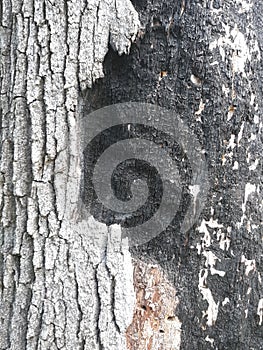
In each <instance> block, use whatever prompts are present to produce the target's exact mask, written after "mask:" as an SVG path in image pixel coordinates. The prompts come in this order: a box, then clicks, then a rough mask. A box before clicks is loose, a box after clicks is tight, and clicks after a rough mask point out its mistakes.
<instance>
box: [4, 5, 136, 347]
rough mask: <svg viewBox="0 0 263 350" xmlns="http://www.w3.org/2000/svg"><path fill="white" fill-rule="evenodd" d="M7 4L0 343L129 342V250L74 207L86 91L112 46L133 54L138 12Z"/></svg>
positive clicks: (117, 7)
mask: <svg viewBox="0 0 263 350" xmlns="http://www.w3.org/2000/svg"><path fill="white" fill-rule="evenodd" d="M0 14H1V95H0V102H1V108H0V112H1V114H0V131H1V134H0V137H1V142H0V151H1V156H0V157H1V158H0V159H1V163H0V217H1V226H0V300H1V307H0V349H2V350H4V349H13V350H15V349H21V350H22V349H28V350H29V349H30V350H33V349H46V350H47V349H90V350H93V349H102V348H103V349H125V347H126V338H125V329H126V328H127V327H128V325H129V324H130V323H131V320H132V316H133V306H134V291H133V284H132V281H133V280H132V263H131V256H130V253H129V251H128V248H127V247H125V246H123V244H122V245H121V242H120V241H118V239H119V238H118V237H120V230H119V228H116V227H113V228H111V229H110V231H109V229H108V228H107V227H106V226H105V225H100V224H99V223H96V222H95V221H94V220H92V219H90V220H84V221H83V222H81V219H79V218H78V202H79V178H80V173H81V172H80V149H79V132H80V131H79V122H78V121H79V116H80V110H81V107H80V103H79V100H80V98H79V96H80V95H79V93H80V91H81V89H83V88H84V87H85V88H87V87H88V86H91V85H92V82H94V81H95V80H96V79H98V78H100V77H102V76H103V60H104V56H105V54H106V53H107V51H108V46H109V45H111V47H112V48H113V49H114V50H116V51H117V52H118V54H122V53H128V51H129V48H130V44H131V40H132V39H133V38H134V36H135V35H136V33H137V28H138V23H139V22H138V15H137V13H136V11H135V10H134V8H133V6H132V4H131V3H130V1H129V0H125V1H123V0H121V1H119V0H117V1H115V0H114V1H113V0H104V1H100V0H89V1H85V0H84V1H42V0H41V1H38V0H36V1H34V0H32V1H31V0H25V1H20V0H11V1H8V0H7V1H3V2H2V3H1V9H0ZM110 242H112V243H110ZM118 244H119V245H118ZM116 247H117V248H116ZM118 247H119V249H118ZM117 274H118V278H117V279H115V277H116V275H117Z"/></svg>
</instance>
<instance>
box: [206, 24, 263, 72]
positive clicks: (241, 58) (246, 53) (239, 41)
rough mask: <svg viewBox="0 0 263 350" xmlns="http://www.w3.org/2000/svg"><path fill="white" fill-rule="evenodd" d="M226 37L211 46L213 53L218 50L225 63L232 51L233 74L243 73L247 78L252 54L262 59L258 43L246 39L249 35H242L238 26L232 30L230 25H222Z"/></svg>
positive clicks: (213, 42)
mask: <svg viewBox="0 0 263 350" xmlns="http://www.w3.org/2000/svg"><path fill="white" fill-rule="evenodd" d="M222 25H223V27H224V30H225V35H224V36H220V37H219V38H218V39H216V40H215V41H212V42H211V43H210V45H209V49H210V50H211V51H213V50H215V49H216V48H218V50H219V53H220V55H221V58H222V61H223V62H225V61H226V60H227V59H228V58H227V57H228V54H227V51H229V50H232V52H233V55H232V58H231V61H232V69H233V73H234V74H236V73H241V74H242V75H243V76H244V77H245V76H246V71H245V65H246V63H247V62H248V61H251V60H252V54H254V53H256V54H257V58H258V59H260V49H259V45H258V43H257V41H256V39H254V40H250V41H249V42H248V41H247V39H246V36H247V35H248V33H249V31H251V30H249V29H248V30H247V31H248V32H247V33H242V32H241V31H240V30H239V29H238V27H237V25H235V26H234V28H231V27H230V25H228V24H224V23H222Z"/></svg>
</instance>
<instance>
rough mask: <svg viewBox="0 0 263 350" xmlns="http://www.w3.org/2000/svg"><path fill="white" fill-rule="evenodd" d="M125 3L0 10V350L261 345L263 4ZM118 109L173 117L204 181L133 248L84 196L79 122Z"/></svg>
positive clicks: (15, 4)
mask: <svg viewBox="0 0 263 350" xmlns="http://www.w3.org/2000/svg"><path fill="white" fill-rule="evenodd" d="M132 3H133V4H131V2H130V1H129V0H116V1H114V0H88V1H85V0H83V1H77V2H74V1H69V0H68V1H65V0H63V1H62V0H61V1H56V2H55V1H37V0H31V1H30V0H26V1H20V0H10V1H8V0H6V1H3V3H2V6H1V39H2V41H1V75H0V76H1V94H0V102H1V105H0V112H1V113H0V139H1V142H0V157H1V158H0V159H1V163H0V218H1V223H0V224H1V226H0V234H1V235H0V247H1V249H0V287H1V288H0V295H1V297H0V298H1V299H0V300H1V308H0V349H1V350H4V349H18V348H19V349H30V350H31V349H80V350H81V349H88V350H89V349H90V350H91V349H92V350H93V349H107V350H111V349H121V350H122V349H139V350H143V349H149V350H150V349H152V350H154V349H157V348H158V349H163V350H166V349H240V350H243V349H251V350H252V349H256V350H260V349H261V348H263V335H262V334H263V293H262V291H263V288H262V278H263V277H262V266H263V264H262V256H263V255H262V253H263V247H262V157H261V154H262V136H261V131H262V117H261V114H262V111H263V105H262V83H261V81H262V78H263V69H262V42H263V32H262V20H261V17H260V14H261V12H262V10H263V5H261V4H260V3H258V2H256V1H253V0H251V1H245V0H243V1H241V0H240V1H239V0H230V1H227V2H223V1H220V0H218V1H217V0H204V1H201V0H200V1H199V0H189V1H187V0H181V1H176V2H175V1H173V0H165V1H163V2H161V1H157V0H153V1H150V0H143V1H137V0H133V1H132ZM133 41H135V42H134V43H133V44H131V43H132V42H133ZM126 101H137V102H147V103H152V104H156V105H159V106H161V107H165V108H170V109H171V110H174V111H176V112H177V113H179V114H180V116H181V118H182V120H183V121H184V122H185V123H186V125H188V127H189V128H190V129H191V130H192V131H193V132H194V133H195V134H196V135H197V137H198V140H199V142H200V144H201V145H202V147H203V150H204V152H205V157H206V161H207V164H208V168H209V182H210V191H209V195H208V198H207V200H206V204H205V209H204V210H203V212H202V214H201V216H200V217H199V219H198V222H197V223H196V225H194V226H193V227H192V228H191V229H190V230H189V231H188V232H187V234H185V235H182V234H181V233H180V232H179V231H178V228H177V226H176V225H174V226H173V225H171V226H169V228H167V229H166V230H165V231H164V232H162V234H160V235H158V237H156V238H154V239H152V240H151V241H150V242H148V243H145V244H143V245H141V246H136V247H132V248H129V247H128V245H127V242H126V241H124V240H122V239H121V227H120V226H119V225H110V226H107V225H106V224H105V223H100V222H98V220H97V219H96V218H94V217H92V215H88V216H85V217H83V215H82V209H81V208H82V204H81V199H80V188H81V185H82V184H81V181H82V178H81V174H82V172H83V162H82V151H83V150H82V149H81V143H80V139H81V135H82V132H83V130H81V125H82V123H81V120H82V118H84V117H85V115H86V114H87V113H90V112H91V111H94V110H97V109H99V108H101V107H104V106H107V105H111V104H115V103H119V102H126ZM111 224H112V223H111Z"/></svg>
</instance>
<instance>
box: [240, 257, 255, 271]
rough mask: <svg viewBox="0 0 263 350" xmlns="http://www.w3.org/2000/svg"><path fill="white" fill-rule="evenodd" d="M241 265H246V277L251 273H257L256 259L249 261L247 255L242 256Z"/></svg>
mask: <svg viewBox="0 0 263 350" xmlns="http://www.w3.org/2000/svg"><path fill="white" fill-rule="evenodd" d="M241 263H243V264H245V267H246V270H245V275H246V276H248V275H249V273H250V272H255V271H256V261H255V259H252V260H248V259H246V257H245V255H242V257H241Z"/></svg>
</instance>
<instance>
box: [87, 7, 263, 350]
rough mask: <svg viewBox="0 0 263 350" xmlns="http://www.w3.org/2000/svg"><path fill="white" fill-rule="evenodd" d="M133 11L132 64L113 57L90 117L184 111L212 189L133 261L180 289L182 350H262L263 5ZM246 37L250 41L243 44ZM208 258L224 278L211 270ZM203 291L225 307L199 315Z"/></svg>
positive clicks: (93, 94)
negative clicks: (131, 106) (201, 205)
mask: <svg viewBox="0 0 263 350" xmlns="http://www.w3.org/2000/svg"><path fill="white" fill-rule="evenodd" d="M133 3H134V5H135V8H136V9H137V11H138V12H139V14H140V20H141V23H142V29H141V31H140V33H139V34H138V37H137V40H136V43H135V44H133V45H132V48H131V52H130V55H128V56H118V54H117V53H115V52H114V51H113V50H112V49H109V52H108V54H107V56H106V59H105V63H104V73H105V78H103V79H100V80H99V81H97V82H96V83H95V85H94V87H93V88H92V89H90V90H88V91H87V96H86V101H87V103H86V111H87V112H90V111H91V110H95V109H99V108H101V107H103V106H106V105H110V104H114V103H119V102H126V101H141V102H148V103H153V104H158V105H160V106H162V107H166V108H170V109H172V110H175V111H177V112H179V113H180V115H181V118H182V120H183V121H184V122H185V123H186V124H187V125H188V126H189V128H191V129H192V130H193V131H194V132H195V134H196V135H197V137H198V139H199V142H200V143H201V144H202V146H203V148H204V150H205V154H206V159H207V163H208V168H209V174H210V185H211V189H210V192H209V195H208V198H207V202H206V207H205V210H204V211H203V213H202V215H201V217H200V219H199V222H198V223H197V224H196V225H195V227H193V228H192V229H191V230H190V231H189V232H188V233H187V235H185V236H182V235H181V234H180V232H178V230H177V226H176V224H175V225H171V226H170V227H169V228H168V229H167V230H166V231H165V232H163V233H162V234H161V235H159V236H158V237H157V238H155V239H153V240H151V241H150V242H149V243H148V244H145V245H143V246H139V247H137V248H133V250H132V251H133V254H134V256H136V257H137V258H140V259H146V260H150V261H157V262H158V263H159V264H160V265H161V266H162V267H163V268H164V269H165V270H166V271H167V273H168V274H169V276H170V278H171V280H172V281H173V283H174V284H175V286H176V289H177V291H178V297H179V300H180V305H179V309H180V312H179V315H178V316H179V319H180V320H181V322H182V343H181V348H182V349H210V348H211V349H213V348H216V349H242V350H243V349H244V350H245V349H258V350H259V349H261V348H263V329H262V321H260V320H261V319H262V316H261V311H260V310H259V304H260V303H259V301H260V299H261V298H262V296H263V295H262V290H263V288H262V280H261V278H262V266H263V260H262V252H263V248H262V227H261V220H262V211H261V210H262V208H261V209H260V205H261V203H262V202H261V201H262V194H261V192H260V186H262V164H261V159H262V158H261V154H262V139H261V138H260V136H259V134H260V129H261V127H262V124H260V118H261V114H262V111H263V105H262V78H263V69H262V59H261V58H260V54H261V55H262V46H261V45H262V42H263V32H262V20H261V18H260V16H259V14H260V13H261V12H262V10H263V7H262V5H261V4H260V3H259V2H258V3H257V4H254V3H253V2H251V4H250V5H249V4H248V3H246V2H244V1H243V2H242V1H240V2H238V1H234V0H232V1H228V2H223V1H197V0H195V1H185V0H182V1H172V0H166V1H163V2H162V1H156V0H155V1H147V0H145V1H135V0H134V1H133ZM228 31H229V32H228ZM239 33H241V38H244V41H245V42H244V43H242V40H241V42H238V43H236V38H237V36H238V35H240V34H239ZM235 35H236V37H235ZM220 38H223V39H222V41H221V42H220V41H219V42H218V39H220ZM213 42H216V45H215V46H213V45H211V43H213ZM242 44H244V45H245V46H244V47H242ZM257 44H258V46H259V47H258V49H257V47H256V45H257ZM246 50H247V51H246ZM222 51H223V52H222ZM224 55H225V58H224V57H223V56H224ZM246 55H247V56H246ZM260 125H261V126H260ZM249 186H252V189H251V188H250V187H249ZM156 190H157V191H158V187H157V188H156ZM211 220H212V221H211ZM209 222H210V224H209ZM201 223H204V225H205V229H203V231H202V226H201ZM213 223H216V224H213ZM204 230H207V231H208V235H209V236H210V238H209V239H210V241H209V242H206V241H205V238H204V234H205V232H204ZM223 235H224V242H225V246H224V243H222V242H223V239H222V237H223ZM220 237H221V238H220ZM220 242H221V244H220ZM222 244H223V248H222ZM227 244H230V247H229V248H228V247H227ZM198 246H200V250H199V249H198ZM208 253H209V254H210V253H211V254H212V255H213V256H216V258H217V263H216V268H217V271H221V272H224V273H222V274H220V273H215V272H214V271H213V270H212V268H213V264H212V263H211V262H209V259H208V258H207V256H208V255H207V254H208ZM249 266H250V267H251V266H252V267H251V268H250V267H249ZM206 272H207V273H208V275H207V278H205V279H204V280H205V282H204V283H205V284H206V285H205V286H200V280H202V278H203V277H202V274H205V273H206ZM260 276H261V277H260ZM202 288H208V290H210V291H211V294H212V296H213V303H214V306H215V305H217V306H218V313H217V312H216V315H214V316H211V315H210V316H209V315H206V316H203V314H202V312H204V311H205V310H207V309H209V300H208V299H207V298H205V297H204V298H203V297H202ZM203 295H204V294H203ZM228 300H229V301H228ZM210 311H211V310H210ZM208 313H209V311H208ZM209 317H211V319H210V320H209Z"/></svg>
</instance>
